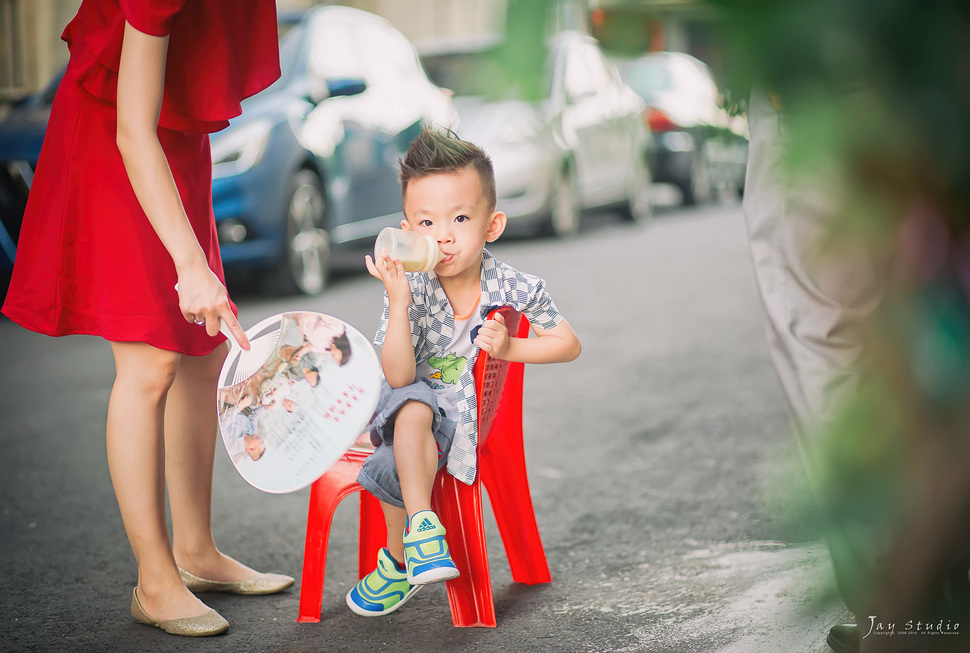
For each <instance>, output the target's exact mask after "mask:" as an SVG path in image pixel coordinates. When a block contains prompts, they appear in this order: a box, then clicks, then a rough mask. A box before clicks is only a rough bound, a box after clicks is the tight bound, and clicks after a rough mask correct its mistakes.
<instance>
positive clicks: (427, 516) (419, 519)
mask: <svg viewBox="0 0 970 653" xmlns="http://www.w3.org/2000/svg"><path fill="white" fill-rule="evenodd" d="M404 562H405V564H406V565H407V568H408V572H407V578H408V582H409V583H411V584H412V585H427V584H428V583H439V582H441V581H443V580H451V579H452V578H458V567H456V566H455V563H454V562H453V561H452V559H451V556H450V555H449V554H448V543H447V542H446V541H445V527H444V526H442V525H441V522H440V521H439V520H438V515H436V514H434V512H432V511H431V510H421V511H419V512H416V513H414V514H413V515H411V518H410V519H409V520H408V527H407V530H405V532H404Z"/></svg>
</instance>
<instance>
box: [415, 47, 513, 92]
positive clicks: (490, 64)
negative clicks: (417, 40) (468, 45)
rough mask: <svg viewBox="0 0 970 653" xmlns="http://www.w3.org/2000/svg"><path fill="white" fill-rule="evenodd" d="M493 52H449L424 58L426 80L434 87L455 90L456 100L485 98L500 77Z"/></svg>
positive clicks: (500, 72) (499, 70)
mask: <svg viewBox="0 0 970 653" xmlns="http://www.w3.org/2000/svg"><path fill="white" fill-rule="evenodd" d="M496 56H497V55H496V53H495V51H494V50H493V49H489V50H483V51H475V52H452V53H448V54H440V55H430V56H427V57H425V58H424V59H423V64H424V69H425V72H427V74H428V78H429V79H431V81H432V82H434V83H435V84H436V85H438V86H440V87H442V88H447V89H450V90H452V91H454V93H455V95H456V96H458V97H464V96H476V95H477V96H481V95H488V94H489V93H491V92H492V91H494V89H495V87H496V85H497V83H498V82H499V81H500V77H501V75H502V71H501V68H500V67H499V65H498V61H497V60H496Z"/></svg>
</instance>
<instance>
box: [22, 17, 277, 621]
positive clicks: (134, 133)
mask: <svg viewBox="0 0 970 653" xmlns="http://www.w3.org/2000/svg"><path fill="white" fill-rule="evenodd" d="M62 38H63V39H64V40H65V41H67V43H68V45H69V47H70V50H71V60H70V63H69V64H68V68H67V72H66V74H65V76H64V80H63V82H62V83H61V85H60V88H59V90H58V93H57V96H56V98H55V100H54V105H53V108H52V111H51V118H50V122H49V125H48V131H47V134H46V137H45V142H44V146H43V149H42V151H41V156H40V161H39V163H38V167H37V171H36V175H35V177H34V184H33V187H32V188H31V192H30V198H29V201H28V205H27V210H26V214H25V216H24V224H23V228H22V231H21V239H20V243H19V248H18V252H17V258H16V264H15V267H14V272H13V277H12V279H11V283H10V288H9V291H8V294H7V299H6V302H5V304H4V307H3V312H4V313H5V314H6V315H7V316H9V317H10V318H11V319H13V320H14V321H16V322H18V323H20V324H21V325H23V326H25V327H27V328H29V329H32V330H34V331H38V332H40V333H45V334H49V335H54V336H60V335H66V334H73V333H85V334H93V335H99V336H101V337H103V338H105V339H106V340H108V341H109V342H110V344H111V349H112V352H113V354H114V360H115V370H116V374H117V376H116V380H115V383H114V386H113V388H112V390H111V398H110V401H109V405H108V421H107V455H108V465H109V469H110V472H111V480H112V483H113V485H114V488H115V495H116V496H117V499H118V505H119V507H120V509H121V516H122V519H123V521H124V525H125V531H126V532H127V535H128V539H129V542H130V543H131V547H132V550H133V552H134V555H135V560H136V562H137V565H138V585H137V587H136V588H135V590H134V591H133V593H132V607H131V612H132V617H133V618H134V619H135V620H136V621H138V622H140V623H145V624H148V625H152V626H157V627H159V628H162V629H163V630H165V631H166V632H170V633H173V634H181V635H213V634H217V633H220V632H224V631H225V630H226V629H227V628H228V627H229V624H228V622H226V620H225V619H223V618H222V617H221V616H220V615H219V614H218V613H216V612H215V611H214V610H210V609H209V608H208V607H207V606H206V605H205V604H204V603H202V602H201V601H200V600H199V599H197V598H196V597H195V595H194V594H193V591H195V592H200V591H226V592H235V593H240V594H266V593H272V592H278V591H280V590H283V589H285V588H287V587H289V586H290V585H292V584H293V579H292V578H290V577H288V576H282V575H277V574H260V573H258V572H256V571H254V570H252V569H250V568H248V567H246V566H245V565H243V564H241V563H239V562H237V561H235V560H233V559H232V558H230V557H228V556H225V555H223V554H222V553H221V552H220V551H219V550H218V549H217V548H216V545H215V542H214V541H213V537H212V531H211V526H210V504H211V493H212V466H213V458H214V455H215V437H216V433H217V430H218V428H217V423H216V419H217V414H216V400H215V399H216V385H217V377H218V373H219V370H220V368H221V366H222V362H223V360H224V358H225V355H226V352H227V344H226V342H225V338H223V337H222V336H220V335H219V322H220V320H224V321H225V323H226V324H227V325H228V327H229V329H230V330H231V331H232V333H233V335H234V336H235V338H236V339H237V340H238V341H239V342H240V344H241V345H243V346H245V347H248V342H247V341H246V336H245V334H244V333H243V331H242V329H241V328H240V326H239V323H238V321H237V320H236V317H235V315H234V306H233V305H232V303H231V302H230V301H229V298H228V296H227V294H226V289H225V286H224V278H223V271H222V263H221V261H220V258H219V247H218V241H217V238H216V232H215V223H214V219H213V216H212V198H211V192H212V191H211V188H212V161H211V157H210V152H209V136H208V134H209V133H211V132H213V131H217V130H219V129H222V128H223V127H225V126H226V125H227V124H228V120H229V118H232V117H233V116H236V115H238V114H239V112H240V106H239V103H240V101H241V100H242V99H243V98H245V97H248V96H250V95H253V94H254V93H257V92H258V91H260V90H262V89H263V88H265V87H266V86H268V85H269V84H271V83H272V82H273V81H274V80H275V79H276V78H277V77H279V51H278V44H277V27H276V6H275V0H191V1H190V2H186V0H83V2H82V3H81V6H80V9H79V10H78V13H77V16H76V17H75V18H74V20H72V21H71V23H70V24H69V25H68V26H67V28H66V29H65V30H64V34H63V35H62ZM176 283H177V284H178V289H177V290H176ZM166 485H167V488H168V497H169V503H170V508H171V515H172V526H173V533H172V540H171V542H170V540H169V533H168V529H167V527H166V521H165V489H166Z"/></svg>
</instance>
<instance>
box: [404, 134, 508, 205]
mask: <svg viewBox="0 0 970 653" xmlns="http://www.w3.org/2000/svg"><path fill="white" fill-rule="evenodd" d="M399 163H400V166H401V174H400V180H401V195H402V196H405V197H406V196H407V192H408V183H410V182H411V181H414V180H416V179H422V178H424V177H428V176H430V175H437V174H452V173H456V172H460V171H462V170H465V169H466V168H473V169H474V170H475V171H476V172H477V173H478V177H479V179H480V180H481V182H482V193H483V194H484V195H485V199H486V200H487V201H488V204H489V208H490V209H494V208H495V203H496V201H497V199H496V195H495V172H494V170H493V169H492V160H491V159H490V158H489V156H488V155H487V154H485V152H484V151H482V149H481V148H480V147H478V146H477V145H474V144H473V143H469V142H468V141H463V140H461V139H460V138H458V136H457V135H456V134H455V132H453V131H451V130H450V129H448V130H446V131H444V132H439V131H436V130H434V129H431V128H430V127H427V126H426V127H424V128H423V129H422V130H421V133H420V134H418V137H417V138H415V139H414V142H412V143H411V147H409V148H408V151H407V154H406V155H405V156H404V158H403V159H401V160H400V161H399Z"/></svg>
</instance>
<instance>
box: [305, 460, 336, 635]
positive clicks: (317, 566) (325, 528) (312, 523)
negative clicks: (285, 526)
mask: <svg viewBox="0 0 970 653" xmlns="http://www.w3.org/2000/svg"><path fill="white" fill-rule="evenodd" d="M341 489H342V488H341V487H340V485H339V484H333V483H330V482H329V479H327V478H326V476H323V477H321V478H318V479H317V480H316V481H314V482H313V485H312V486H311V488H310V508H309V510H308V512H307V527H306V545H305V546H304V549H303V578H302V580H301V582H300V611H299V615H298V616H297V619H296V620H297V621H298V622H300V623H319V622H320V612H321V611H322V610H323V578H324V574H325V573H326V569H327V542H328V541H329V540H330V524H331V523H332V522H333V513H334V510H335V509H336V507H337V504H338V503H339V502H340V494H341Z"/></svg>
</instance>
